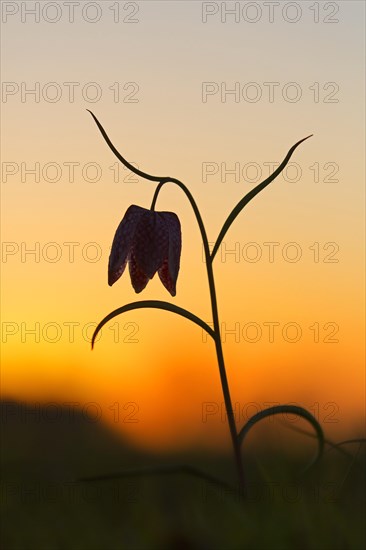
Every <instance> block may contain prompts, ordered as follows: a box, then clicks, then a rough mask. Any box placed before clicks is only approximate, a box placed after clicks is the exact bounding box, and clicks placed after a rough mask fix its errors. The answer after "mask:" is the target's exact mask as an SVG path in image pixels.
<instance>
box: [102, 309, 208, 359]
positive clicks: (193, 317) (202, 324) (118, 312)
mask: <svg viewBox="0 0 366 550" xmlns="http://www.w3.org/2000/svg"><path fill="white" fill-rule="evenodd" d="M149 307H151V308H155V309H165V310H167V311H172V312H173V313H177V314H178V315H181V316H182V317H185V318H186V319H189V320H190V321H193V323H196V325H199V326H200V327H201V328H203V329H204V330H205V331H206V332H207V333H208V334H209V335H210V336H211V337H212V338H213V339H214V340H215V338H216V335H215V332H214V331H213V330H212V328H211V327H209V326H208V325H207V323H205V322H204V321H202V319H200V318H199V317H197V316H196V315H194V314H193V313H191V312H190V311H187V310H186V309H183V308H181V307H179V306H176V305H174V304H170V303H169V302H163V301H160V300H142V301H141V302H131V303H130V304H126V305H125V306H122V307H119V308H118V309H115V310H114V311H112V312H111V313H109V315H107V316H106V317H104V319H103V320H102V321H101V322H100V323H99V325H98V326H97V327H96V329H95V331H94V334H93V338H92V349H93V348H94V342H95V339H96V337H97V336H98V333H99V331H100V330H101V328H102V327H103V326H104V325H105V324H106V323H108V321H110V320H111V319H113V318H114V317H117V315H121V313H125V312H126V311H131V310H133V309H141V308H149Z"/></svg>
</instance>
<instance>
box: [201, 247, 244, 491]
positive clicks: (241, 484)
mask: <svg viewBox="0 0 366 550" xmlns="http://www.w3.org/2000/svg"><path fill="white" fill-rule="evenodd" d="M206 265H207V276H208V283H209V286H210V296H211V306H212V318H213V324H214V332H215V345H216V355H217V362H218V365H219V371H220V379H221V387H222V393H223V394H224V400H225V409H226V414H227V417H228V422H229V428H230V434H231V439H232V443H233V449H234V455H235V462H236V468H237V471H238V478H239V488H240V489H241V490H242V491H243V490H244V488H245V479H244V470H243V463H242V458H241V452H240V442H239V438H238V432H237V429H236V424H235V417H234V411H233V406H232V402H231V396H230V389H229V382H228V379H227V375H226V369H225V362H224V354H223V351H222V344H221V331H220V323H219V314H218V309H217V300H216V289H215V280H214V275H213V269H212V260H211V258H210V257H208V258H207V256H206Z"/></svg>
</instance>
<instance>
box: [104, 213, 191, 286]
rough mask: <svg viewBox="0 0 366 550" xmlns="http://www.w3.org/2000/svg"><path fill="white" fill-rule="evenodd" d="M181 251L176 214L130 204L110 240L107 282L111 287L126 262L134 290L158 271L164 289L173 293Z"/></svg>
mask: <svg viewBox="0 0 366 550" xmlns="http://www.w3.org/2000/svg"><path fill="white" fill-rule="evenodd" d="M181 250H182V234H181V229H180V222H179V219H178V216H177V215H176V214H174V213H173V212H155V211H153V210H148V209H146V208H142V207H140V206H136V205H131V206H130V207H129V208H128V209H127V211H126V213H125V215H124V217H123V219H122V221H121V223H120V224H119V226H118V228H117V231H116V234H115V236H114V239H113V244H112V250H111V254H110V256H109V265H108V284H109V285H110V286H112V285H113V284H114V283H115V282H116V281H117V280H118V279H119V278H120V277H121V275H122V274H123V272H124V270H125V268H126V265H127V262H128V264H129V270H130V276H131V283H132V286H133V288H134V289H135V292H137V293H138V292H141V291H142V290H143V289H144V288H145V287H146V285H147V283H148V282H149V280H150V279H152V278H153V277H154V275H155V273H156V272H158V274H159V277H160V280H161V282H162V283H163V285H164V286H165V288H166V289H167V290H168V291H169V292H170V294H171V295H172V296H175V294H176V283H177V278H178V272H179V265H180V254H181Z"/></svg>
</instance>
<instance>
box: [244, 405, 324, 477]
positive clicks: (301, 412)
mask: <svg viewBox="0 0 366 550" xmlns="http://www.w3.org/2000/svg"><path fill="white" fill-rule="evenodd" d="M281 413H292V414H297V415H298V416H301V417H302V418H304V419H305V420H307V421H308V422H309V423H310V424H311V425H312V427H313V428H314V430H315V432H316V436H317V439H318V450H317V453H316V456H315V457H314V459H313V460H312V461H311V463H310V464H309V465H308V466H307V468H306V469H305V471H306V470H308V469H309V468H310V467H311V466H313V465H314V464H315V463H316V462H318V460H319V459H320V458H321V456H322V454H323V451H324V443H325V440H324V434H323V430H322V427H321V426H320V424H319V422H318V421H317V419H316V418H315V417H314V416H313V415H312V414H311V413H309V411H307V410H306V409H304V408H303V407H298V406H297V405H276V406H274V407H269V408H268V409H264V410H263V411H260V412H258V413H257V414H255V415H254V416H252V418H250V419H249V420H248V422H247V423H246V424H244V426H243V427H242V429H241V430H240V432H239V433H238V439H239V443H240V444H242V443H243V441H244V438H245V436H246V435H247V433H248V432H249V430H250V429H251V428H252V427H253V426H254V425H255V424H256V423H257V422H259V421H260V420H263V419H264V418H266V417H267V416H272V415H275V414H281Z"/></svg>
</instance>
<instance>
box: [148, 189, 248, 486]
mask: <svg viewBox="0 0 366 550" xmlns="http://www.w3.org/2000/svg"><path fill="white" fill-rule="evenodd" d="M169 182H171V183H174V184H175V185H178V187H180V188H181V189H182V190H183V191H184V193H185V194H186V196H187V198H188V200H189V202H190V203H191V206H192V208H193V211H194V213H195V216H196V219H197V222H198V226H199V228H200V231H201V236H202V241H203V247H204V251H205V259H206V268H207V278H208V284H209V289H210V297H211V308H212V320H213V325H214V329H213V330H214V333H215V338H214V340H215V346H216V355H217V362H218V365H219V372H220V380H221V387H222V393H223V395H224V402H225V409H226V414H227V418H228V423H229V429H230V435H231V440H232V444H233V450H234V456H235V463H236V468H237V472H238V480H239V487H240V489H241V490H242V491H244V488H245V479H244V470H243V463H242V459H241V452H240V443H239V438H238V432H237V428H236V424H235V417H234V411H233V406H232V401H231V396H230V388H229V382H228V379H227V375H226V369H225V361H224V354H223V350H222V343H221V331H220V322H219V314H218V308H217V298H216V288H215V278H214V273H213V268H212V258H211V254H210V247H209V244H208V238H207V234H206V229H205V226H204V224H203V221H202V217H201V214H200V211H199V210H198V207H197V204H196V202H195V200H194V198H193V196H192V194H191V193H190V191H189V190H188V189H187V187H186V186H185V185H184V184H183V183H182V182H181V181H179V180H177V179H175V178H164V179H163V180H162V181H161V182H160V184H159V185H158V187H157V189H156V191H155V194H154V198H153V201H152V205H151V209H152V210H153V209H154V208H155V204H156V200H157V198H158V194H159V192H160V190H161V188H162V187H163V185H164V184H165V183H169Z"/></svg>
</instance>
